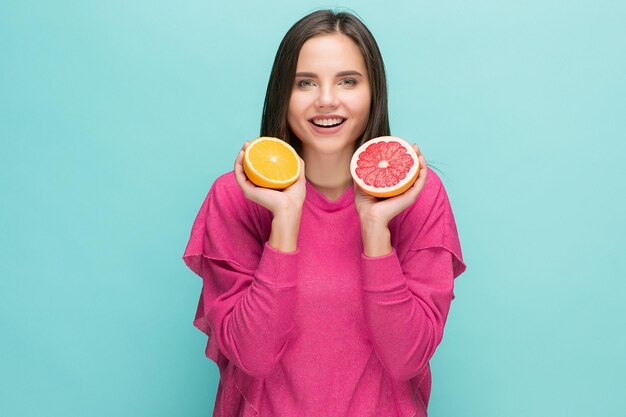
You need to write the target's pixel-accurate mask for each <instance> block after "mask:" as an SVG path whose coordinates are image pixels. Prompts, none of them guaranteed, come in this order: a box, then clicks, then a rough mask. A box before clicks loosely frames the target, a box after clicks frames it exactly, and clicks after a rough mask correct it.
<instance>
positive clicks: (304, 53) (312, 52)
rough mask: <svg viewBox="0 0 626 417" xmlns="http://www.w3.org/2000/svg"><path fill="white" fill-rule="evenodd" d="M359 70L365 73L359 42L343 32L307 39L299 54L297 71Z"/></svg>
mask: <svg viewBox="0 0 626 417" xmlns="http://www.w3.org/2000/svg"><path fill="white" fill-rule="evenodd" d="M350 69H351V70H358V71H360V72H361V73H362V74H364V75H365V71H366V67H365V60H364V59H363V55H362V54H361V51H360V50H359V47H358V46H357V44H356V43H355V42H354V41H353V40H352V39H351V38H349V37H348V36H346V35H344V34H343V33H333V34H324V35H318V36H314V37H312V38H311V39H309V40H307V41H306V42H305V43H304V45H302V49H301V50H300V55H298V65H297V71H311V72H323V71H336V72H339V71H344V70H350Z"/></svg>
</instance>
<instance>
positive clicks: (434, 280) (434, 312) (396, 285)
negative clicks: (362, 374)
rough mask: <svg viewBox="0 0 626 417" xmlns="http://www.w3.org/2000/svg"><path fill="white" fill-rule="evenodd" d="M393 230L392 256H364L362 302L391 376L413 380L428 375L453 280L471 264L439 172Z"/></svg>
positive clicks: (440, 333) (446, 314)
mask: <svg viewBox="0 0 626 417" xmlns="http://www.w3.org/2000/svg"><path fill="white" fill-rule="evenodd" d="M431 174H432V175H431ZM394 226H395V227H394V228H392V227H391V225H390V229H391V230H392V243H393V244H394V249H393V251H392V253H390V254H388V255H384V256H380V257H373V258H372V257H367V256H365V255H362V257H361V273H362V278H363V300H364V310H365V318H366V323H367V326H368V328H369V331H370V336H371V339H372V344H373V346H374V350H375V351H376V353H377V355H378V357H379V359H380V360H381V362H382V364H383V366H384V367H385V369H386V370H387V371H388V372H389V374H390V375H391V377H392V378H394V379H396V380H408V379H411V378H413V377H415V376H417V375H419V374H420V373H421V372H422V371H423V369H424V367H425V366H426V365H428V362H429V361H430V359H431V358H432V356H433V354H434V353H435V349H436V348H437V346H438V345H439V343H440V342H441V339H442V337H443V330H444V325H445V322H446V318H447V316H448V311H449V308H450V303H451V301H452V299H453V298H454V293H453V290H454V279H455V278H456V277H457V276H459V275H460V274H461V273H463V271H465V268H466V266H465V263H464V262H463V258H462V254H461V247H460V243H459V238H458V234H457V229H456V224H455V222H454V217H453V214H452V209H451V207H450V203H449V201H448V197H447V194H446V192H445V189H444V188H443V185H442V184H441V181H440V180H439V178H438V177H437V176H436V175H435V174H434V172H432V171H429V173H428V180H427V186H425V187H424V189H423V190H422V192H421V193H420V196H419V197H418V199H417V201H416V202H415V204H414V205H413V206H412V207H410V208H409V209H407V210H406V212H405V215H404V216H403V217H402V218H401V219H400V220H398V222H396V223H395V225H394ZM394 230H395V233H394Z"/></svg>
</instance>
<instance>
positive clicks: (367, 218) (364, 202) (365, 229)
mask: <svg viewBox="0 0 626 417" xmlns="http://www.w3.org/2000/svg"><path fill="white" fill-rule="evenodd" d="M413 149H415V152H416V153H417V156H418V158H419V164H420V172H419V176H418V177H417V180H416V181H415V183H414V184H413V185H412V186H411V188H409V189H408V190H406V191H405V192H404V193H402V194H400V195H397V196H395V197H390V198H386V199H379V198H376V197H372V196H370V195H368V194H366V193H364V192H363V191H362V190H361V189H360V188H359V187H358V186H356V184H355V205H356V210H357V212H358V213H359V219H360V221H361V237H362V239H363V252H364V253H365V255H366V256H371V257H375V256H382V255H386V254H389V253H391V250H392V248H391V235H390V233H389V228H388V225H389V222H390V221H391V219H393V218H394V217H396V216H397V215H398V214H400V213H401V212H402V211H403V210H404V209H406V208H407V207H409V206H411V205H412V204H413V203H414V202H415V200H416V199H417V196H418V195H419V193H420V191H422V188H424V184H425V183H426V176H427V174H428V168H427V165H426V160H425V159H424V156H423V155H422V152H421V151H420V149H419V147H418V146H417V145H415V144H414V145H413Z"/></svg>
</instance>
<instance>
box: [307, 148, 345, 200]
mask: <svg viewBox="0 0 626 417" xmlns="http://www.w3.org/2000/svg"><path fill="white" fill-rule="evenodd" d="M302 159H304V163H305V168H304V169H305V173H306V178H307V180H308V181H309V182H310V183H311V184H312V185H313V186H314V187H315V188H316V189H317V190H318V191H319V192H320V193H322V194H323V195H324V196H326V198H328V199H329V200H336V199H338V198H339V197H341V195H342V194H343V193H344V192H345V191H346V190H347V189H348V188H350V187H352V185H353V183H352V175H351V174H350V160H351V159H352V154H351V153H350V154H348V153H345V154H334V155H321V154H317V153H307V152H306V151H305V152H304V153H303V156H302Z"/></svg>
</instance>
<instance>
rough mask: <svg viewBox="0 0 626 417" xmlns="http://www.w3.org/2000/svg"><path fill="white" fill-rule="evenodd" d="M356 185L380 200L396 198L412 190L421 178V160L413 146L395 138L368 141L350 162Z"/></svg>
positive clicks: (388, 137) (384, 137)
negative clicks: (419, 176) (418, 177)
mask: <svg viewBox="0 0 626 417" xmlns="http://www.w3.org/2000/svg"><path fill="white" fill-rule="evenodd" d="M350 172H351V173H352V178H353V179H354V182H355V183H356V185H357V186H358V187H359V188H360V189H361V190H363V191H364V192H365V193H367V194H369V195H372V196H374V197H379V198H387V197H393V196H396V195H399V194H402V193H403V192H405V191H406V190H408V189H409V188H410V187H411V186H412V185H413V183H414V182H415V180H417V176H418V175H419V158H418V157H417V153H416V152H415V150H414V149H413V147H412V146H411V145H409V144H408V143H407V142H406V141H405V140H404V139H401V138H398V137H395V136H381V137H378V138H374V139H371V140H368V141H367V142H365V143H364V144H363V145H361V146H360V147H359V149H357V150H356V152H355V153H354V155H353V156H352V161H350Z"/></svg>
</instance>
